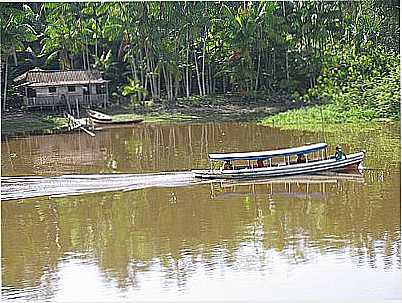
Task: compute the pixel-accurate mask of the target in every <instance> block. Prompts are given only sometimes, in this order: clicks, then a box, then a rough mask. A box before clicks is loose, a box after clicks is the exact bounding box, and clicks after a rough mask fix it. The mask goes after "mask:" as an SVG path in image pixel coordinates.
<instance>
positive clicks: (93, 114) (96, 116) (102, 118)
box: [87, 109, 112, 122]
mask: <svg viewBox="0 0 402 303" xmlns="http://www.w3.org/2000/svg"><path fill="white" fill-rule="evenodd" d="M87 114H88V116H89V117H90V118H91V119H92V120H94V121H96V122H111V121H112V116H109V115H106V114H104V113H101V112H97V111H95V110H92V109H87Z"/></svg>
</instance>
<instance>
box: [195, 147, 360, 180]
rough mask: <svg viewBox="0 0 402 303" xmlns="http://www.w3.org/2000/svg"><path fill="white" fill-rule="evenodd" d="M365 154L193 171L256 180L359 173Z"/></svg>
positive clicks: (212, 176)
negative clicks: (338, 158) (272, 164)
mask: <svg viewBox="0 0 402 303" xmlns="http://www.w3.org/2000/svg"><path fill="white" fill-rule="evenodd" d="M363 158H364V153H363V152H359V153H355V154H351V155H347V158H346V159H342V160H335V159H334V158H331V159H326V160H319V161H313V162H309V163H300V164H291V165H283V166H273V167H264V168H245V169H238V170H236V169H234V170H193V171H192V172H193V173H194V175H195V177H196V178H202V179H240V178H244V179H255V178H267V177H268V178H270V177H281V176H291V175H299V174H313V173H319V172H325V171H334V172H342V171H357V170H358V169H359V165H360V163H361V162H362V161H363Z"/></svg>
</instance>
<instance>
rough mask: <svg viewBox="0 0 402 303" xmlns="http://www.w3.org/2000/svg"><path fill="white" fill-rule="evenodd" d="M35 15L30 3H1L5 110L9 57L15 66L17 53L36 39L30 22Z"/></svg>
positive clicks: (0, 25) (0, 27)
mask: <svg viewBox="0 0 402 303" xmlns="http://www.w3.org/2000/svg"><path fill="white" fill-rule="evenodd" d="M33 15H34V12H33V11H32V9H31V8H30V7H29V6H28V5H21V4H10V3H2V4H0V31H1V35H0V36H1V43H0V45H1V49H0V55H1V60H0V61H2V60H4V61H5V74H4V95H3V110H5V108H6V104H7V84H8V74H9V63H8V60H9V57H10V56H12V57H13V59H14V66H17V65H18V60H17V53H18V52H20V51H23V50H25V44H26V43H29V42H32V41H34V40H36V32H35V30H34V29H33V27H32V26H31V25H30V24H29V21H30V20H29V19H30V18H31V17H32V16H33ZM0 82H1V81H0ZM0 91H1V89H0Z"/></svg>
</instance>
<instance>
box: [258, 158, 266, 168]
mask: <svg viewBox="0 0 402 303" xmlns="http://www.w3.org/2000/svg"><path fill="white" fill-rule="evenodd" d="M264 166H265V165H264V160H262V159H258V160H257V168H262V167H264Z"/></svg>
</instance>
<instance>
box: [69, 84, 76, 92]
mask: <svg viewBox="0 0 402 303" xmlns="http://www.w3.org/2000/svg"><path fill="white" fill-rule="evenodd" d="M67 89H68V92H69V93H71V92H75V86H73V85H69V86H67Z"/></svg>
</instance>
